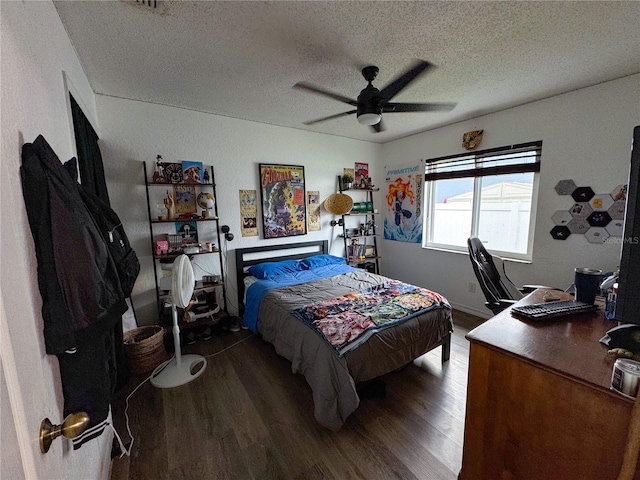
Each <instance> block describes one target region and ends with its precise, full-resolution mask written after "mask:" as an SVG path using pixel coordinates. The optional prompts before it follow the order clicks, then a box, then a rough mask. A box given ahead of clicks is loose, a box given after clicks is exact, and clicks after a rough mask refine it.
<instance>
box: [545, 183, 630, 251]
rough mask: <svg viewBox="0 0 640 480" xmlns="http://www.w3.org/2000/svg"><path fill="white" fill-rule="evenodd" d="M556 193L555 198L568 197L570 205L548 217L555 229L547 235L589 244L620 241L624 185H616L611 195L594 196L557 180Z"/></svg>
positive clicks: (588, 191) (589, 189) (585, 189)
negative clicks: (575, 237) (579, 238)
mask: <svg viewBox="0 0 640 480" xmlns="http://www.w3.org/2000/svg"><path fill="white" fill-rule="evenodd" d="M555 190H556V192H557V194H558V195H570V196H571V199H572V200H573V205H571V207H569V208H568V209H566V210H557V211H556V212H555V213H554V214H553V215H552V216H551V220H552V221H553V225H554V227H553V228H552V229H551V231H550V232H549V233H550V234H551V236H552V237H553V238H555V239H556V240H566V239H567V238H568V237H569V236H570V235H572V234H578V235H584V237H585V238H586V239H587V240H588V241H589V242H590V243H605V242H606V241H607V239H608V238H609V237H622V227H623V224H624V209H625V204H626V199H627V186H626V185H618V186H617V187H616V188H614V189H613V191H612V192H611V193H595V192H594V191H593V189H592V188H591V187H579V186H578V185H576V182H574V181H573V180H560V181H559V182H558V183H557V185H556V186H555Z"/></svg>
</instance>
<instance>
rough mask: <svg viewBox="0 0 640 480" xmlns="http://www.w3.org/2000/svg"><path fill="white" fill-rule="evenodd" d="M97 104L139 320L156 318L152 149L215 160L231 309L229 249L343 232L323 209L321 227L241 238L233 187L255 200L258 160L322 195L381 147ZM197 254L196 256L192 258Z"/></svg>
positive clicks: (103, 101)
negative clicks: (148, 178) (134, 276)
mask: <svg viewBox="0 0 640 480" xmlns="http://www.w3.org/2000/svg"><path fill="white" fill-rule="evenodd" d="M96 105H97V111H98V120H99V123H100V134H101V135H100V136H101V141H100V148H101V151H102V154H103V158H104V163H105V175H106V177H107V185H108V188H109V196H110V199H111V203H112V206H113V207H114V209H115V210H116V211H117V212H118V214H119V215H120V217H121V219H122V221H123V224H124V226H125V228H126V232H127V236H128V237H129V239H130V240H131V241H132V244H133V248H134V249H135V250H136V253H137V254H138V256H139V258H140V260H141V264H142V271H141V274H140V276H139V278H138V280H137V282H136V286H135V288H134V291H133V295H132V298H133V302H134V306H135V309H136V315H137V318H138V323H139V324H141V325H143V324H149V323H155V322H157V316H156V307H155V294H154V288H155V285H154V280H153V269H152V268H153V267H152V263H151V262H152V257H151V246H150V243H149V226H148V223H147V204H146V198H145V188H144V177H143V170H142V161H146V162H147V169H148V171H153V168H154V159H155V157H156V155H158V154H160V155H162V157H163V159H164V160H165V161H179V160H197V161H202V162H203V163H204V164H205V165H213V166H214V170H215V176H216V184H217V185H216V189H217V195H218V198H217V199H216V200H217V204H218V214H219V217H220V220H221V222H220V224H221V225H225V224H226V225H229V227H231V232H232V233H233V234H234V236H235V239H234V240H233V241H232V242H229V243H228V252H229V253H228V268H227V274H228V275H229V278H228V283H227V285H228V290H227V297H228V298H229V299H230V300H231V302H230V304H229V307H230V310H232V311H233V312H235V311H236V309H235V308H234V307H235V306H236V304H237V301H236V289H235V282H236V281H235V270H234V269H235V254H234V252H233V250H234V249H236V248H242V247H250V246H256V245H273V244H278V243H291V242H304V241H312V240H321V239H329V238H330V237H331V236H332V234H334V235H337V234H338V233H339V231H341V229H340V228H335V229H334V228H332V227H331V226H330V225H329V221H330V220H331V219H332V217H331V216H330V215H329V214H328V213H327V212H326V211H324V209H322V211H321V219H322V230H321V231H320V232H310V233H308V234H307V235H301V236H296V237H288V238H286V239H270V240H264V239H262V238H261V236H260V237H245V238H243V237H242V235H241V232H240V207H239V196H238V192H239V190H241V189H253V190H257V194H258V201H259V199H260V192H259V190H260V185H259V179H258V164H259V163H282V164H290V165H303V166H304V168H305V186H306V189H307V190H319V191H320V199H321V201H324V199H325V198H326V197H327V196H328V195H330V194H331V193H334V192H335V191H336V186H337V182H336V178H337V175H338V174H341V173H342V169H343V168H344V167H351V168H353V165H354V163H355V162H358V161H364V162H369V163H370V164H371V165H372V166H373V165H375V161H376V155H377V152H378V151H379V145H377V144H372V143H368V142H361V141H357V140H349V139H345V138H339V137H332V136H328V135H322V134H316V133H311V132H306V131H303V130H295V129H291V128H282V127H276V126H272V125H266V124H262V123H255V122H249V121H245V120H238V119H233V118H228V117H222V116H217V115H211V114H205V113H200V112H194V111H191V110H185V109H180V108H174V107H168V106H162V105H155V104H149V103H144V102H136V101H130V100H123V99H118V98H113V97H108V96H103V95H97V96H96ZM153 207H154V205H152V214H155V209H154V208H153ZM258 215H259V216H260V215H261V209H260V206H258ZM333 247H334V248H333V249H332V253H335V254H337V255H342V254H343V253H342V252H343V250H344V246H343V243H342V240H341V239H336V240H334V241H333ZM202 260H203V259H202V257H197V261H198V262H200V261H202Z"/></svg>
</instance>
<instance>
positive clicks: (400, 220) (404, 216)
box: [384, 162, 424, 243]
mask: <svg viewBox="0 0 640 480" xmlns="http://www.w3.org/2000/svg"><path fill="white" fill-rule="evenodd" d="M423 179H424V166H423V164H422V162H420V163H418V164H415V165H411V166H406V167H405V166H395V165H394V166H390V167H385V184H386V187H387V190H386V197H385V204H384V207H385V210H384V238H385V239H387V240H396V241H399V242H408V243H422V210H421V209H422V189H423Z"/></svg>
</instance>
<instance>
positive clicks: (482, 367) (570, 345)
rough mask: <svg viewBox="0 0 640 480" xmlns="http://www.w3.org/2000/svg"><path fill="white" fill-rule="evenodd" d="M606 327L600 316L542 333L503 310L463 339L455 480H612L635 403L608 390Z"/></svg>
mask: <svg viewBox="0 0 640 480" xmlns="http://www.w3.org/2000/svg"><path fill="white" fill-rule="evenodd" d="M543 293H544V290H542V291H540V290H538V291H535V292H533V293H532V294H531V295H529V296H527V297H526V298H525V299H523V300H521V301H520V302H519V303H518V304H527V303H540V302H542V295H543ZM612 326H614V325H612V324H610V323H604V322H603V320H602V308H600V310H599V311H598V312H595V313H589V314H583V315H578V316H573V317H567V318H565V319H562V320H556V321H553V322H548V323H543V324H534V323H530V322H527V321H523V320H519V319H517V318H515V317H513V316H512V315H511V313H510V309H508V310H505V311H503V312H501V313H499V314H498V315H496V316H495V317H493V318H492V319H490V320H488V321H487V322H485V323H484V324H482V325H480V326H479V327H477V328H476V329H474V330H472V331H471V332H469V334H468V335H467V338H468V339H469V341H470V353H469V383H468V389H467V413H466V422H465V432H464V449H463V458H462V470H461V472H460V475H459V478H460V479H463V480H485V479H486V480H493V479H536V480H538V479H543V480H549V479H555V478H557V479H562V480H573V479H581V480H586V479H597V480H605V479H615V478H616V476H617V474H618V471H619V469H620V466H621V464H622V455H623V452H624V446H625V443H626V439H627V429H628V425H629V419H630V416H631V409H632V408H633V401H632V400H629V399H627V398H624V397H622V396H621V395H619V394H617V393H616V392H613V391H611V390H610V389H609V387H610V384H611V372H612V369H613V363H614V360H615V359H613V358H611V357H608V356H607V347H606V346H605V345H602V344H601V343H599V339H600V338H602V336H603V335H604V333H605V332H606V331H607V330H608V329H609V328H611V327H612ZM635 479H636V480H640V466H638V469H637V472H636V476H635Z"/></svg>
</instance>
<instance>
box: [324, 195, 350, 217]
mask: <svg viewBox="0 0 640 480" xmlns="http://www.w3.org/2000/svg"><path fill="white" fill-rule="evenodd" d="M352 208H353V199H352V198H351V197H350V196H349V195H347V194H345V193H332V194H331V195H329V196H328V197H327V199H326V200H325V201H324V209H325V210H326V211H327V212H329V213H331V214H333V215H344V214H346V213H349V212H350V211H351V209H352Z"/></svg>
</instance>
